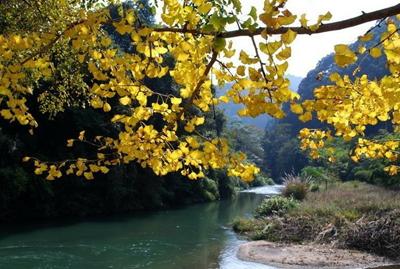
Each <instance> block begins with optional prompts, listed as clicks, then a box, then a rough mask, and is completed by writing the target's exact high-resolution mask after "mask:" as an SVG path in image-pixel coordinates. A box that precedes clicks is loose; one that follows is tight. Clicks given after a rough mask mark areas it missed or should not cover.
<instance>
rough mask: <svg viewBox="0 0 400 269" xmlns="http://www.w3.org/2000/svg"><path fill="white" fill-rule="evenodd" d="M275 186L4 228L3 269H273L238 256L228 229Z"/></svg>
mask: <svg viewBox="0 0 400 269" xmlns="http://www.w3.org/2000/svg"><path fill="white" fill-rule="evenodd" d="M278 191H279V186H265V187H260V188H255V189H253V190H250V191H246V192H241V193H240V194H239V195H238V196H237V197H236V198H234V199H232V200H227V201H219V202H214V203H207V204H199V205H193V206H188V207H185V208H182V209H175V210H165V211H158V212H151V213H146V214H141V215H135V216H124V217H111V218H107V219H96V220H90V221H84V222H78V223H69V224H65V223H62V224H57V223H52V224H48V223H47V224H40V225H34V226H33V227H32V225H28V224H27V226H29V229H27V228H23V227H13V228H10V227H8V228H2V231H1V233H0V268H1V269H26V268H29V269H66V268H71V269H72V268H73V269H90V268H96V269H100V268H115V269H116V268H118V269H119V268H121V269H122V268H123V269H133V268H135V269H136V268H140V269H206V268H220V269H271V268H272V267H268V266H265V265H259V264H255V263H248V262H243V261H240V260H238V259H237V258H236V255H235V253H236V250H237V248H238V246H239V245H240V244H241V243H242V242H243V241H241V240H240V239H238V238H237V236H236V235H235V234H234V233H233V232H232V230H231V229H230V228H229V225H230V223H231V222H232V221H233V220H234V219H235V218H236V217H245V216H249V217H250V216H251V214H252V212H253V211H254V209H255V208H256V207H257V205H258V204H259V203H260V202H261V200H262V199H263V198H264V197H265V195H272V194H276V193H278Z"/></svg>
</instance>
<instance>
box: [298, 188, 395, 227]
mask: <svg viewBox="0 0 400 269" xmlns="http://www.w3.org/2000/svg"><path fill="white" fill-rule="evenodd" d="M394 209H400V193H399V192H395V191H390V190H386V189H383V188H381V187H376V186H372V185H368V184H365V183H360V182H347V183H342V184H340V183H339V184H335V185H331V186H330V188H328V190H327V191H321V192H315V193H310V194H309V195H308V197H307V198H306V199H305V200H304V201H303V202H302V203H301V206H300V207H298V208H296V209H295V210H293V211H292V212H291V215H292V216H296V215H313V216H319V217H322V218H324V217H329V218H332V217H343V218H345V219H346V220H348V221H355V220H357V219H359V218H361V217H363V216H364V217H365V218H370V217H376V216H380V215H382V214H385V213H386V212H389V211H392V210H394Z"/></svg>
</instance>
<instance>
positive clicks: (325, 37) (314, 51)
mask: <svg viewBox="0 0 400 269" xmlns="http://www.w3.org/2000/svg"><path fill="white" fill-rule="evenodd" d="M263 2H264V1H262V0H244V1H242V3H243V9H244V10H245V11H246V13H248V12H247V10H250V7H251V6H255V7H257V10H258V12H260V11H262V7H263ZM398 3H399V1H398V0H397V1H395V0H363V1H362V0H290V1H288V4H287V8H288V9H289V10H290V11H292V12H293V13H294V14H298V15H301V14H303V13H306V14H307V18H308V19H309V21H310V23H312V22H315V20H316V18H317V17H318V15H320V14H325V13H326V12H327V11H330V12H331V13H332V15H333V18H332V19H331V22H333V21H338V20H342V19H347V18H351V17H354V16H358V15H361V12H362V11H364V12H370V11H374V10H377V9H382V8H386V7H390V6H392V5H395V4H398ZM372 25H374V22H372V23H366V24H363V25H361V26H357V27H353V28H349V29H345V30H340V31H335V32H329V33H323V34H316V35H312V36H298V37H297V39H296V41H295V42H294V43H293V45H292V55H293V56H292V58H291V59H290V61H289V70H288V73H289V74H292V75H296V76H300V77H304V76H305V75H306V74H307V72H308V71H309V70H310V69H313V68H314V67H315V65H316V64H317V62H318V61H319V60H320V59H321V58H322V57H323V56H325V55H327V54H329V53H330V52H332V51H333V47H334V45H335V44H338V43H345V44H347V43H352V42H354V41H355V40H356V38H357V37H358V36H359V35H361V34H363V33H364V32H365V31H367V30H368V29H369V28H370V27H371V26H372ZM248 41H249V38H243V39H241V40H240V41H239V40H237V41H235V42H234V43H235V45H236V47H237V48H238V49H244V50H247V51H249V49H250V48H251V43H249V42H248Z"/></svg>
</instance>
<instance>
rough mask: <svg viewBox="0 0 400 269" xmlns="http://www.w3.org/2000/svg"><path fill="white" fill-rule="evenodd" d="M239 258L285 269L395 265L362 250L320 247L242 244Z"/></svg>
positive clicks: (339, 268) (314, 245) (332, 268)
mask: <svg viewBox="0 0 400 269" xmlns="http://www.w3.org/2000/svg"><path fill="white" fill-rule="evenodd" d="M237 256H238V258H239V259H242V260H244V261H251V262H257V263H262V264H266V265H270V266H271V265H272V266H276V267H279V268H286V269H292V268H293V269H300V268H302V269H313V268H325V269H346V268H348V269H350V268H351V269H353V268H371V267H373V268H375V267H378V266H386V265H390V264H392V261H390V260H389V259H386V258H383V257H380V256H376V255H371V254H366V253H364V252H360V251H354V250H345V249H337V248H332V247H329V246H326V245H320V244H308V245H295V244H282V243H273V242H268V241H253V242H248V243H245V244H242V245H241V246H240V248H239V251H238V253H237Z"/></svg>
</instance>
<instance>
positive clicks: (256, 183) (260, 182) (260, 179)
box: [249, 174, 274, 187]
mask: <svg viewBox="0 0 400 269" xmlns="http://www.w3.org/2000/svg"><path fill="white" fill-rule="evenodd" d="M249 185H250V186H251V187H260V186H265V185H274V181H273V180H272V179H271V178H269V177H267V176H266V175H264V174H258V175H256V177H255V178H254V180H253V181H251V182H250V184H249Z"/></svg>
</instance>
